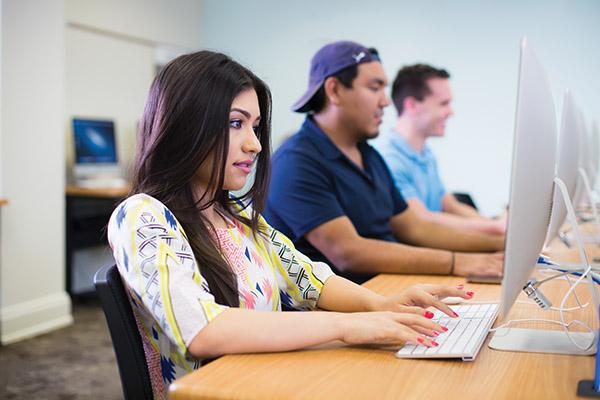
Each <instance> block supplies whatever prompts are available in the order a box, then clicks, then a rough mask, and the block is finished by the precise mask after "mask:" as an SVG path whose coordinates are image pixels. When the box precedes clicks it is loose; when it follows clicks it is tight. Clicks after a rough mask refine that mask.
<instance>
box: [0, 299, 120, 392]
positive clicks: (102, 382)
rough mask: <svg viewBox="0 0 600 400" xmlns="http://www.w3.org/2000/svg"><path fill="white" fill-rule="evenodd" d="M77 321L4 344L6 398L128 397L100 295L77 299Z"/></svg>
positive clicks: (1, 376) (1, 368) (1, 365)
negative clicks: (43, 333) (94, 297)
mask: <svg viewBox="0 0 600 400" xmlns="http://www.w3.org/2000/svg"><path fill="white" fill-rule="evenodd" d="M73 318H74V320H75V322H74V324H73V325H71V326H69V327H67V328H64V329H60V330H57V331H54V332H51V333H48V334H46V335H42V336H38V337H36V338H33V339H29V340H25V341H22V342H19V343H15V344H11V345H8V346H0V399H6V400H13V399H48V400H50V399H60V400H69V399H106V400H111V399H122V398H123V393H122V391H121V382H120V380H119V373H118V370H117V364H116V361H115V356H114V353H113V349H112V344H111V341H110V336H109V334H108V329H107V327H106V322H105V319H104V314H103V313H102V309H101V308H100V305H99V303H98V302H97V300H94V299H88V300H85V301H81V300H80V301H77V302H74V304H73Z"/></svg>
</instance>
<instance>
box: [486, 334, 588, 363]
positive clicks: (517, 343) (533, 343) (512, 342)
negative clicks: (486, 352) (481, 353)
mask: <svg viewBox="0 0 600 400" xmlns="http://www.w3.org/2000/svg"><path fill="white" fill-rule="evenodd" d="M571 337H572V338H573V340H574V341H575V342H576V343H578V344H579V345H580V346H587V345H588V344H589V343H590V342H591V341H594V345H593V346H592V347H591V348H590V349H588V350H585V351H584V350H581V349H579V348H577V347H576V346H575V345H574V344H573V343H571V341H570V340H569V338H568V337H567V334H566V333H565V332H564V331H562V330H552V331H551V330H548V329H524V328H500V329H498V330H497V331H495V332H494V337H492V340H491V341H490V343H489V344H488V346H489V347H490V348H492V349H494V350H503V351H518V352H527V353H553V354H571V355H581V356H589V355H592V354H595V353H596V342H595V340H594V334H593V333H589V332H573V333H571Z"/></svg>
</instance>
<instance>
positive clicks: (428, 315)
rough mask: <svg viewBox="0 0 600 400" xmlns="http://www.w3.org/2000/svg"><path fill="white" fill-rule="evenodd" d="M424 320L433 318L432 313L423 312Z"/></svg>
mask: <svg viewBox="0 0 600 400" xmlns="http://www.w3.org/2000/svg"><path fill="white" fill-rule="evenodd" d="M425 318H429V319H431V318H433V313H432V312H431V311H425Z"/></svg>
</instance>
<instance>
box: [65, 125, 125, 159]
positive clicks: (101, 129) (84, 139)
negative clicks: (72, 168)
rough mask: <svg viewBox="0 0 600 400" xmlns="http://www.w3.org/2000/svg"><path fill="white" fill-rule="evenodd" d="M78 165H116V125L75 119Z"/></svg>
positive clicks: (74, 129) (74, 132) (74, 130)
mask: <svg viewBox="0 0 600 400" xmlns="http://www.w3.org/2000/svg"><path fill="white" fill-rule="evenodd" d="M73 135H74V141H75V163H76V164H116V163H117V149H116V143H115V125H114V123H113V121H109V120H92V119H79V118H75V119H73Z"/></svg>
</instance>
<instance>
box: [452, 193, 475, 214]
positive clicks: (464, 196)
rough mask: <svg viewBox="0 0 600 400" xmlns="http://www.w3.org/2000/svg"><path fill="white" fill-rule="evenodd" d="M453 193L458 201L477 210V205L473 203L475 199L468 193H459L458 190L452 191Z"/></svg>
mask: <svg viewBox="0 0 600 400" xmlns="http://www.w3.org/2000/svg"><path fill="white" fill-rule="evenodd" d="M452 194H453V195H454V197H455V198H456V200H458V201H459V202H461V203H463V204H466V205H468V206H471V207H473V208H474V209H475V210H477V205H476V204H475V201H474V200H473V198H472V197H471V195H470V194H469V193H459V192H455V193H452Z"/></svg>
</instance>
